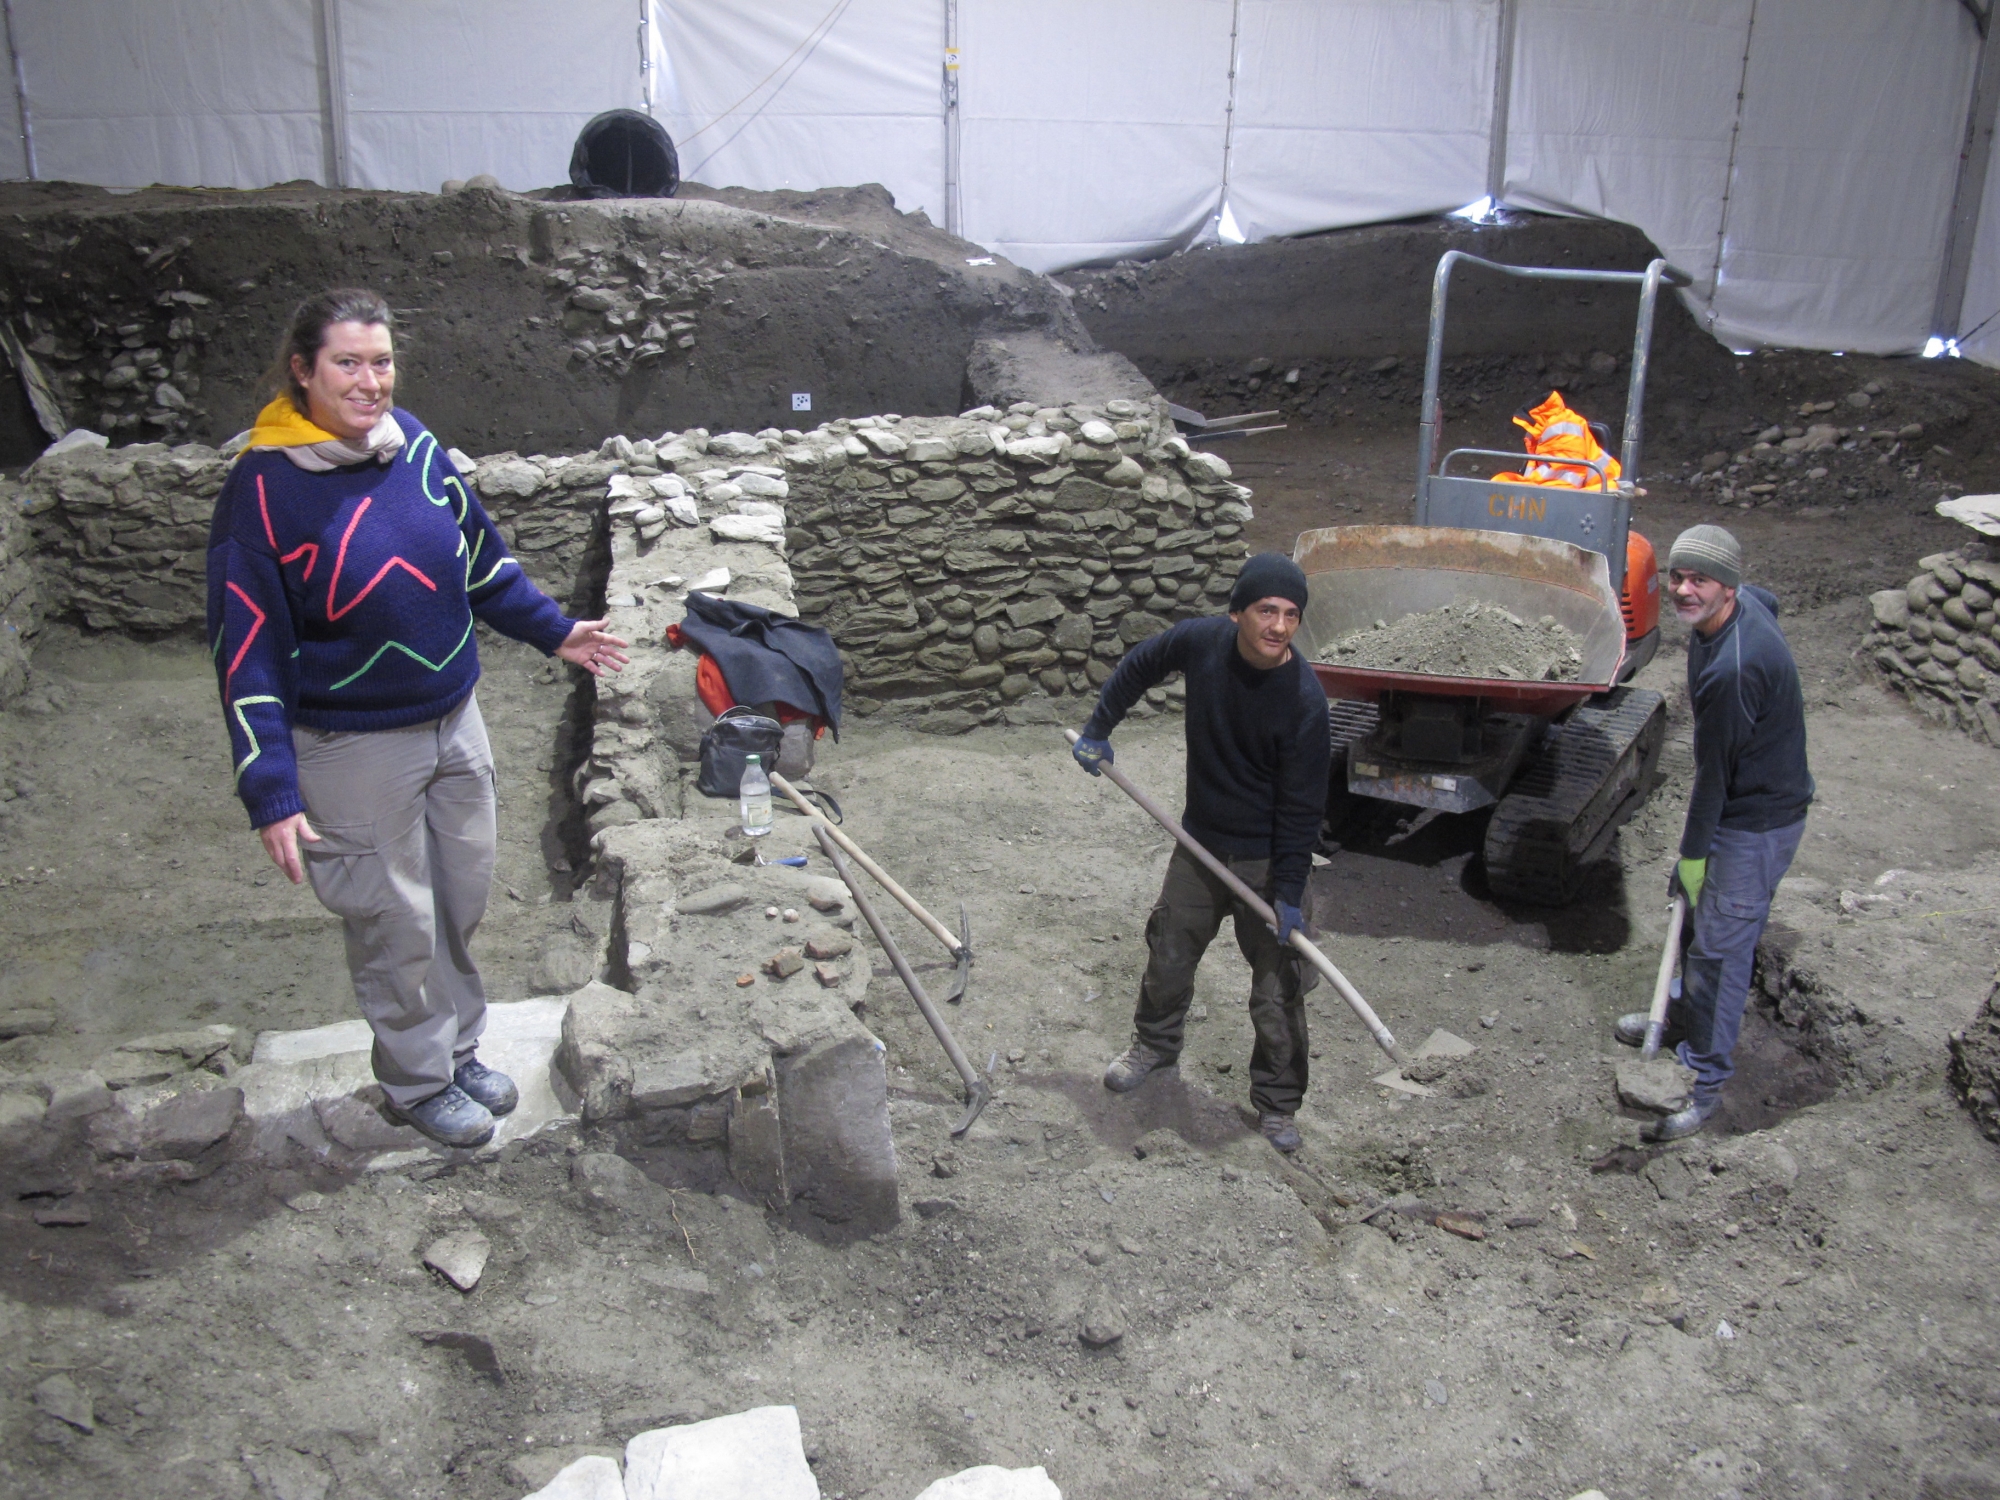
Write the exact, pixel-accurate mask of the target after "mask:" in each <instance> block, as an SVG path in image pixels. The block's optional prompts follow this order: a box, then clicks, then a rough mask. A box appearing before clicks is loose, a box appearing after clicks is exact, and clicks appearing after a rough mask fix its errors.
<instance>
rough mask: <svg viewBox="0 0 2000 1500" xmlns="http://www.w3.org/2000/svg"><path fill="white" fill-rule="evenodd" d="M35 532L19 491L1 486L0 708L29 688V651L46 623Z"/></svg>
mask: <svg viewBox="0 0 2000 1500" xmlns="http://www.w3.org/2000/svg"><path fill="white" fill-rule="evenodd" d="M33 545H34V533H33V531H32V530H31V528H30V527H29V525H28V522H27V518H26V517H25V516H23V515H22V514H21V499H20V494H19V492H18V491H17V490H16V489H15V488H14V487H13V486H12V485H6V484H0V707H4V706H5V705H7V704H9V703H11V702H13V701H14V699H16V698H18V697H20V695H21V694H22V693H23V692H24V691H25V690H26V689H27V686H28V652H29V650H30V648H31V646H32V644H33V642H34V638H35V632H36V631H37V630H38V629H39V628H40V627H41V623H42V599H41V589H40V587H39V585H38V584H37V582H36V579H35V570H34V565H33V563H32V561H31V559H30V556H29V554H30V551H31V549H32V547H33Z"/></svg>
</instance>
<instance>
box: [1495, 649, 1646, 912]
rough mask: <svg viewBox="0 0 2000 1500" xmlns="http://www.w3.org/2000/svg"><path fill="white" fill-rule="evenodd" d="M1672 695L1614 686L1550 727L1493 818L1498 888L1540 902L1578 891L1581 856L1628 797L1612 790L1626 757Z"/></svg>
mask: <svg viewBox="0 0 2000 1500" xmlns="http://www.w3.org/2000/svg"><path fill="white" fill-rule="evenodd" d="M1665 703H1666V700H1665V699H1664V698H1663V697H1662V696H1661V695H1660V694H1658V693H1656V692H1653V691H1652V690H1651V689H1648V688H1635V687H1620V688H1614V689H1612V691H1610V692H1609V693H1606V694H1605V695H1604V696H1603V697H1601V698H1599V699H1596V700H1593V701H1592V702H1589V703H1585V704H1582V705H1580V706H1579V707H1578V708H1577V710H1576V712H1574V713H1573V714H1571V715H1570V717H1569V719H1568V720H1567V721H1565V722H1564V723H1562V724H1560V725H1557V726H1555V727H1553V728H1551V729H1550V730H1549V733H1548V735H1547V737H1546V738H1545V739H1544V740H1543V741H1542V743H1541V745H1540V746H1539V747H1538V748H1537V749H1536V750H1535V752H1534V753H1533V754H1532V755H1531V756H1530V757H1529V759H1528V763H1527V764H1526V765H1525V766H1523V767H1522V768H1521V774H1520V775H1519V776H1518V777H1516V778H1515V781H1514V785H1513V787H1512V788H1511V789H1510V790H1509V791H1508V793H1507V795H1506V796H1504V797H1502V798H1501V799H1500V801H1499V802H1498V803H1496V804H1495V805H1494V808H1493V817H1492V820H1491V821H1490V822H1489V823H1488V824H1487V826H1486V880H1487V884H1488V885H1489V886H1491V888H1492V889H1493V891H1494V893H1495V894H1497V895H1501V896H1506V897H1510V898H1512V899H1514V900H1518V901H1526V902H1529V903H1532V904H1533V905H1536V906H1561V905H1563V904H1564V903H1565V902H1567V901H1569V900H1570V899H1571V897H1572V896H1573V895H1574V894H1575V883H1576V878H1577V875H1578V872H1579V868H1580V861H1579V859H1578V856H1579V855H1580V854H1582V853H1583V852H1584V851H1585V850H1587V849H1588V848H1589V846H1590V845H1591V844H1592V843H1593V842H1595V840H1596V839H1597V837H1598V836H1599V835H1600V834H1601V833H1602V831H1603V826H1604V824H1605V823H1606V822H1607V821H1608V820H1609V819H1610V818H1611V816H1612V815H1613V814H1614V813H1616V812H1618V810H1619V808H1620V807H1622V806H1623V805H1624V802H1625V800H1626V799H1624V798H1619V799H1616V800H1615V802H1614V800H1613V799H1611V798H1609V797H1608V796H1607V795H1605V794H1606V793H1608V791H1609V789H1610V783H1611V782H1612V781H1613V780H1615V779H1616V775H1617V772H1618V769H1619V764H1620V762H1621V761H1623V760H1624V758H1625V757H1626V756H1627V755H1628V754H1632V753H1635V752H1636V747H1637V745H1638V741H1639V736H1640V734H1641V733H1642V732H1643V731H1644V729H1645V728H1646V725H1647V723H1648V721H1649V720H1651V719H1652V718H1653V717H1654V716H1655V715H1656V714H1662V715H1663V714H1664V705H1665ZM1637 790H1639V791H1640V792H1642V793H1643V792H1644V791H1645V790H1647V789H1646V788H1644V787H1640V788H1637Z"/></svg>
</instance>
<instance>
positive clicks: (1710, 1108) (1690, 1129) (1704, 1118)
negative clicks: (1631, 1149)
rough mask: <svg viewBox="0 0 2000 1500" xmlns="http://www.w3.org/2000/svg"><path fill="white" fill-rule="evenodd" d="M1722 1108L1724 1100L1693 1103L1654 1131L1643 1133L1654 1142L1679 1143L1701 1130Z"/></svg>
mask: <svg viewBox="0 0 2000 1500" xmlns="http://www.w3.org/2000/svg"><path fill="white" fill-rule="evenodd" d="M1720 1108H1722V1100H1721V1099H1719V1098H1716V1099H1710V1100H1709V1101H1708V1102H1707V1103H1706V1104H1703V1103H1700V1102H1696V1103H1692V1104H1690V1105H1688V1107H1687V1108H1686V1109H1682V1110H1676V1111H1675V1112H1674V1113H1673V1114H1670V1115H1668V1116H1667V1117H1666V1118H1665V1119H1664V1120H1661V1121H1660V1122H1659V1123H1657V1124H1656V1125H1654V1126H1653V1127H1652V1129H1650V1130H1647V1131H1642V1132H1641V1133H1642V1134H1643V1135H1644V1136H1645V1137H1646V1139H1648V1140H1652V1141H1678V1140H1680V1139H1682V1138H1683V1137H1684V1136H1690V1135H1693V1134H1694V1133H1695V1132H1696V1131H1697V1130H1699V1129H1701V1127H1702V1126H1704V1125H1706V1124H1707V1123H1708V1122H1709V1119H1710V1118H1711V1117H1712V1116H1713V1115H1714V1114H1715V1112H1716V1111H1717V1110H1718V1109H1720Z"/></svg>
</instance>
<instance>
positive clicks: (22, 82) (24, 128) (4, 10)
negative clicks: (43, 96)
mask: <svg viewBox="0 0 2000 1500" xmlns="http://www.w3.org/2000/svg"><path fill="white" fill-rule="evenodd" d="M0 15H4V17H5V19H6V23H7V61H8V63H9V64H10V65H11V66H12V67H13V70H14V104H15V106H16V107H17V108H18V109H19V110H20V112H21V159H22V161H23V162H25V163H26V164H27V169H28V181H30V182H35V181H38V180H39V178H38V177H37V175H36V169H35V117H34V115H33V114H31V113H30V112H29V109H28V77H27V71H26V70H25V69H24V68H23V67H22V66H21V49H20V48H19V47H18V46H16V45H15V43H14V0H0Z"/></svg>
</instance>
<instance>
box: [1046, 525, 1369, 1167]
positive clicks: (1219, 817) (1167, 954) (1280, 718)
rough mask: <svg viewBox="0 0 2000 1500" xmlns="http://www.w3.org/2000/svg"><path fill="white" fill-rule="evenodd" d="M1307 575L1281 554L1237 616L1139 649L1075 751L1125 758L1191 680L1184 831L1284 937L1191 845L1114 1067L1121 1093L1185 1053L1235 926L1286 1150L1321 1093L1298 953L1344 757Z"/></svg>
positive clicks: (1256, 1062) (1152, 927)
mask: <svg viewBox="0 0 2000 1500" xmlns="http://www.w3.org/2000/svg"><path fill="white" fill-rule="evenodd" d="M1305 603H1306V577H1305V574H1304V573H1303V572H1301V571H1300V570H1299V566H1298V564H1296V563H1294V562H1293V561H1292V560H1291V559H1290V558H1288V557H1285V556H1284V555H1282V554H1280V553H1276V552H1264V553H1259V554H1258V555H1257V556H1255V557H1253V558H1251V559H1249V560H1248V561H1247V562H1245V563H1244V564H1243V569H1242V571H1241V572H1240V573H1238V574H1237V577H1236V587H1235V588H1234V589H1233V590H1232V591H1231V593H1230V595H1229V614H1228V617H1227V618H1224V619H1217V618H1209V619H1200V620H1183V621H1181V622H1180V623H1179V624H1178V625H1175V626H1173V627H1172V628H1170V629H1168V630H1164V631H1162V632H1161V633H1160V634H1158V635H1156V636H1153V637H1152V638H1151V639H1149V640H1144V641H1141V642H1140V643H1139V644H1138V645H1136V646H1134V647H1133V648H1132V649H1131V650H1130V651H1128V652H1127V653H1126V654H1125V659H1124V660H1123V661H1121V662H1120V663H1119V664H1118V670H1117V671H1116V672H1114V673H1112V674H1111V679H1110V681H1108V682H1106V683H1105V684H1104V691H1103V693H1102V694H1101V695H1100V696H1099V698H1098V701H1097V711H1096V712H1095V713H1093V714H1092V715H1091V716H1090V722H1088V723H1087V724H1085V725H1084V726H1083V734H1082V737H1081V738H1080V739H1078V740H1077V742H1076V745H1075V746H1074V748H1073V750H1072V753H1073V754H1074V755H1075V756H1076V759H1077V763H1078V764H1080V765H1081V766H1082V767H1083V768H1084V769H1085V770H1086V771H1088V772H1090V774H1091V775H1093V776H1095V775H1098V774H1099V771H1098V768H1099V767H1100V766H1102V765H1105V764H1108V763H1109V762H1110V761H1111V758H1112V756H1111V739H1110V736H1111V731H1112V730H1113V729H1115V728H1117V727H1118V723H1119V721H1120V720H1121V719H1123V718H1124V717H1125V715H1126V713H1127V711H1128V710H1130V708H1131V707H1132V705H1133V704H1134V703H1137V702H1138V701H1139V698H1140V696H1141V695H1142V694H1144V693H1145V691H1146V690H1147V689H1148V688H1150V687H1154V686H1156V685H1157V684H1158V683H1159V682H1160V681H1161V680H1162V679H1163V678H1165V677H1166V676H1167V675H1168V674H1169V673H1171V672H1180V673H1182V674H1183V675H1184V676H1185V677H1186V679H1187V721H1186V730H1187V807H1186V810H1185V811H1184V812H1183V813H1182V814H1181V824H1182V826H1183V827H1184V828H1186V829H1187V831H1188V832H1189V833H1190V834H1191V835H1192V836H1193V837H1194V838H1195V839H1197V840H1198V841H1199V842H1200V843H1201V845H1202V847H1203V848H1205V849H1207V850H1208V851H1209V852H1210V853H1211V854H1213V855H1215V856H1216V857H1217V858H1218V859H1220V860H1221V861H1222V862H1223V863H1224V864H1225V865H1227V866H1228V867H1229V869H1230V871H1231V872H1232V873H1234V874H1235V875H1236V876H1237V877H1238V878H1239V879H1240V880H1242V881H1243V883H1244V884H1245V885H1247V886H1249V887H1250V888H1251V889H1252V890H1253V891H1256V892H1257V893H1258V895H1260V896H1262V897H1263V898H1264V899H1265V900H1266V901H1268V902H1269V903H1270V904H1271V907H1272V909H1273V910H1275V911H1276V912H1277V914H1278V928H1277V930H1276V931H1273V930H1272V929H1271V927H1270V926H1268V925H1267V924H1266V923H1264V922H1263V921H1262V920H1260V919H1259V918H1258V917H1256V916H1254V915H1253V914H1252V913H1251V912H1250V910H1249V909H1248V908H1247V907H1245V906H1244V905H1243V904H1242V903H1241V902H1240V901H1238V900H1237V899H1236V897H1235V896H1234V895H1233V894H1232V893H1231V891H1230V890H1229V888H1228V887H1227V886H1226V885H1224V884H1223V883H1222V882H1221V881H1220V880H1218V879H1217V878H1216V877H1215V876H1214V875H1213V874H1211V873H1210V872H1209V871H1208V870H1207V869H1206V868H1205V867H1204V866H1203V865H1202V863H1201V862H1200V861H1199V860H1197V859H1196V858H1195V857H1194V856H1193V855H1191V854H1189V853H1188V852H1187V850H1185V849H1183V848H1181V847H1180V846H1179V845H1178V844H1177V845H1175V847H1174V854H1173V858H1172V860H1171V861H1170V862H1169V863H1168V865H1167V878H1166V881H1165V883H1164V884H1162V886H1161V887H1160V898H1159V900H1158V901H1157V902H1155V903H1154V905H1153V911H1152V915H1151V916H1150V917H1149V918H1147V921H1146V948H1147V960H1146V975H1145V978H1144V979H1143V980H1142V981H1141V982H1140V985H1139V1004H1138V1008H1137V1010H1136V1011H1135V1013H1134V1015H1133V1017H1132V1045H1131V1047H1130V1048H1129V1049H1127V1051H1126V1052H1125V1053H1124V1055H1123V1056H1121V1057H1119V1058H1118V1059H1117V1060H1116V1061H1114V1062H1113V1063H1112V1064H1111V1066H1110V1067H1108V1068H1107V1069H1105V1072H1104V1086H1105V1087H1106V1088H1108V1089H1111V1090H1113V1091H1114V1092H1116V1093H1121V1094H1122V1093H1126V1092H1129V1091H1130V1090H1132V1089H1136V1088H1137V1087H1139V1085H1140V1084H1142V1083H1144V1082H1145V1081H1146V1078H1147V1075H1149V1074H1150V1073H1152V1072H1153V1071H1154V1070H1155V1069H1158V1068H1164V1067H1170V1066H1172V1065H1173V1064H1174V1062H1175V1061H1176V1060H1178V1058H1179V1057H1180V1052H1181V1036H1182V1030H1183V1027H1184V1025H1185V1022H1186V1019H1187V1009H1188V1002H1189V1001H1190V1000H1191V999H1192V998H1193V996H1194V973H1195V967H1196V965H1198V964H1199V963H1200V962H1201V956H1202V954H1204V953H1205V952H1207V951H1208V945H1209V943H1210V942H1212V941H1213V940H1214V938H1215V935H1216V933H1217V932H1218V931H1219V930H1220V929H1221V927H1222V919H1223V918H1224V917H1225V916H1227V917H1232V918H1233V919H1234V921H1235V925H1236V946H1237V948H1238V950H1239V951H1240V952H1241V953H1242V954H1243V957H1244V958H1245V959H1246V960H1248V962H1249V964H1250V972H1251V980H1250V1022H1251V1025H1252V1026H1253V1027H1254V1028H1255V1030H1256V1034H1257V1042H1256V1046H1255V1048H1254V1049H1253V1050H1252V1052H1251V1054H1250V1103H1251V1105H1252V1107H1253V1108H1255V1109H1256V1111H1257V1121H1258V1128H1259V1129H1260V1130H1261V1131H1262V1132H1263V1134H1264V1136H1265V1138H1266V1139H1267V1140H1269V1141H1270V1142H1271V1144H1272V1145H1273V1146H1275V1147H1277V1149H1278V1150H1280V1151H1284V1152H1292V1151H1296V1150H1297V1149H1298V1147H1299V1131H1298V1126H1297V1124H1296V1123H1295V1121H1294V1119H1293V1116H1294V1115H1296V1114H1297V1113H1298V1109H1299V1104H1300V1101H1301V1100H1303V1099H1304V1097H1305V1091H1306V1059H1307V1050H1306V1049H1307V1042H1306V1011H1305V996H1306V992H1307V991H1308V990H1309V989H1311V988H1312V987H1313V985H1314V984H1315V983H1316V982H1317V979H1318V976H1317V975H1316V974H1315V973H1314V972H1313V970H1312V969H1311V968H1310V967H1308V966H1307V965H1306V964H1305V963H1304V962H1303V961H1301V959H1300V958H1299V955H1298V954H1297V952H1296V951H1295V950H1293V949H1292V947H1291V945H1290V944H1291V935H1292V933H1294V932H1295V931H1299V930H1301V929H1303V928H1304V927H1305V925H1306V922H1307V920H1308V917H1309V915H1310V912H1311V904H1310V901H1309V898H1308V895H1307V891H1306V877H1307V876H1308V875H1309V874H1310V873H1311V871H1312V850H1313V845H1314V843H1315V842H1317V840H1318V838H1319V826H1320V819H1321V817H1322V815H1323V814H1324V812H1325V809H1326V779H1327V772H1328V767H1329V761H1330V759H1331V747H1330V737H1329V733H1328V727H1327V716H1326V694H1325V693H1324V692H1322V691H1321V690H1320V686H1319V682H1318V679H1316V678H1315V677H1314V676H1313V673H1312V668H1311V667H1310V666H1308V665H1307V663H1306V661H1305V659H1304V657H1303V656H1301V655H1300V654H1299V653H1298V652H1296V651H1294V650H1292V636H1293V635H1294V633H1296V632H1297V630H1298V628H1299V617H1300V613H1301V611H1302V610H1304V608H1305Z"/></svg>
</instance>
